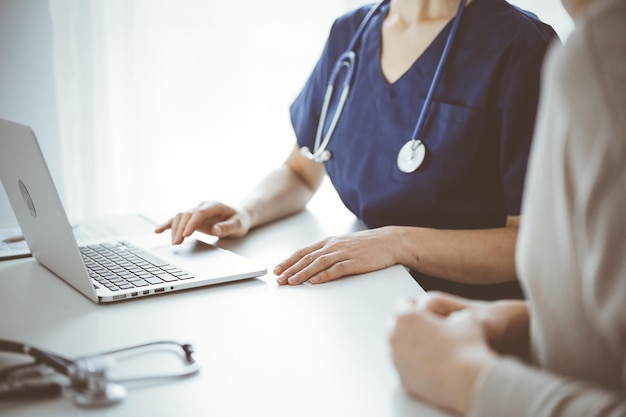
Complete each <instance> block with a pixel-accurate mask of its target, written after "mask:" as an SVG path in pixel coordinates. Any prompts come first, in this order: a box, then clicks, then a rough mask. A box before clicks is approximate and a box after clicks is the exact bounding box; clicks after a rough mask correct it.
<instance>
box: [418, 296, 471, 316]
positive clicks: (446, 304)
mask: <svg viewBox="0 0 626 417" xmlns="http://www.w3.org/2000/svg"><path fill="white" fill-rule="evenodd" d="M469 306H470V300H467V299H465V298H462V297H457V296H454V295H451V294H447V293H443V292H428V293H426V294H425V295H424V296H422V297H420V298H419V299H418V300H417V308H418V309H419V310H424V311H430V312H432V313H435V314H438V315H440V316H447V315H448V314H450V313H453V312H455V311H459V310H463V309H466V308H468V307H469Z"/></svg>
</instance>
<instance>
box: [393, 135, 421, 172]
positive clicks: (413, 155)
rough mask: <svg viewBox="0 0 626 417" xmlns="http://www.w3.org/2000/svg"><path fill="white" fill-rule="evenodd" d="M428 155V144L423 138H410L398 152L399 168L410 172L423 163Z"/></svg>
mask: <svg viewBox="0 0 626 417" xmlns="http://www.w3.org/2000/svg"><path fill="white" fill-rule="evenodd" d="M425 157H426V146H424V144H423V143H422V141H421V140H413V139H411V140H409V141H407V143H405V144H404V145H403V146H402V148H401V149H400V152H398V169H400V171H402V172H404V173H405V174H409V173H411V172H413V171H415V170H416V169H417V168H419V167H420V165H422V162H424V158H425Z"/></svg>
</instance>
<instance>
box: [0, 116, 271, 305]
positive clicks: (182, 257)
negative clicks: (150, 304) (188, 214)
mask: <svg viewBox="0 0 626 417" xmlns="http://www.w3.org/2000/svg"><path fill="white" fill-rule="evenodd" d="M0 179H1V180H2V184H3V185H4V189H5V190H6V193H7V195H8V197H9V201H10V203H11V206H12V208H13V211H14V212H15V216H16V218H17V220H18V223H19V225H20V228H21V229H22V234H23V235H24V239H25V240H26V242H27V243H28V246H29V248H30V251H31V253H32V255H33V256H34V257H35V258H36V259H37V261H38V262H39V263H41V264H42V265H44V266H45V267H46V268H48V269H49V270H50V271H52V272H54V273H55V274H56V275H58V276H59V277H61V278H62V279H63V280H65V281H66V282H67V283H68V284H70V285H71V286H73V287H74V288H75V289H77V290H78V291H80V292H81V293H82V294H83V295H85V296H86V297H87V298H89V299H90V300H92V301H93V302H96V303H101V302H112V301H120V300H129V299H133V298H137V297H145V296H151V295H155V294H162V293H167V292H170V291H178V290H184V289H189V288H194V287H200V286H206V285H212V284H218V283H224V282H229V281H235V280H242V279H249V278H254V277H258V276H261V275H264V274H265V273H266V272H267V269H266V268H265V267H262V266H259V265H255V264H254V262H252V261H251V260H249V259H246V258H244V257H242V256H239V255H237V254H235V253H232V252H230V251H227V250H224V249H221V248H218V247H215V246H213V245H209V244H207V243H204V242H200V241H198V240H194V239H191V240H189V241H185V242H184V243H183V244H182V245H179V246H172V245H171V244H170V243H169V238H168V237H167V236H164V235H156V234H154V233H150V234H146V235H143V236H129V237H128V239H120V240H115V241H112V242H90V244H89V245H85V246H79V245H78V243H77V241H76V238H75V237H74V234H73V232H72V227H71V226H70V223H69V221H68V218H67V215H66V213H65V210H64V208H63V204H62V203H61V200H60V198H59V195H58V193H57V190H56V187H55V186H54V183H53V181H52V177H51V176H50V172H49V170H48V167H47V165H46V162H45V160H44V158H43V155H42V153H41V149H40V147H39V144H38V142H37V139H36V137H35V134H34V133H33V131H32V130H31V129H30V128H29V127H28V126H24V125H20V124H17V123H13V122H10V121H7V120H3V119H0Z"/></svg>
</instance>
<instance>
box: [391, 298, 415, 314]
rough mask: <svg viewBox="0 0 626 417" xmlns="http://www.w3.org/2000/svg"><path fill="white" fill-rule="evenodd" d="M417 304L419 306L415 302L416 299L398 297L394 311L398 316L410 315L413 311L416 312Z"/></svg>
mask: <svg viewBox="0 0 626 417" xmlns="http://www.w3.org/2000/svg"><path fill="white" fill-rule="evenodd" d="M416 304H417V301H416V300H415V298H410V297H398V298H397V299H396V304H395V309H394V311H395V313H396V315H397V316H399V315H401V314H406V313H410V312H412V311H415V308H416Z"/></svg>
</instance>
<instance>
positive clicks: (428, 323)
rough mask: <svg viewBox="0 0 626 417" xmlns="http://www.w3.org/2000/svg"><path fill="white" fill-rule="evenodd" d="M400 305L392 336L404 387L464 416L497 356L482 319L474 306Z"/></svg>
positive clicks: (395, 361)
mask: <svg viewBox="0 0 626 417" xmlns="http://www.w3.org/2000/svg"><path fill="white" fill-rule="evenodd" d="M402 304H404V305H401V306H400V308H398V315H397V317H396V321H395V326H394V328H393V330H392V332H391V335H390V339H389V340H390V344H391V351H392V352H391V353H392V360H393V363H394V365H395V367H396V370H397V372H398V375H399V377H400V381H401V383H402V386H403V387H404V389H405V390H406V391H407V392H408V393H409V394H411V395H413V396H415V397H417V398H420V399H422V400H425V401H427V402H429V403H431V404H433V405H435V406H437V407H441V408H444V409H446V410H448V411H452V412H455V413H458V414H466V413H467V412H468V411H469V409H470V407H471V404H472V399H473V398H472V397H473V392H474V390H475V385H476V381H477V379H478V377H479V375H480V373H481V372H483V370H484V369H486V368H487V367H488V366H489V365H490V364H491V363H492V362H493V361H495V360H496V357H497V356H496V354H495V353H494V352H493V351H492V350H491V349H490V347H489V344H488V342H487V336H486V334H485V329H484V327H483V324H482V323H481V320H480V319H479V318H478V317H477V316H476V314H475V312H474V311H473V310H472V309H461V310H456V311H454V312H451V313H449V314H447V315H439V314H437V313H435V312H433V311H430V310H427V309H422V308H420V307H418V306H411V305H410V304H408V303H406V302H404V303H402Z"/></svg>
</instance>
